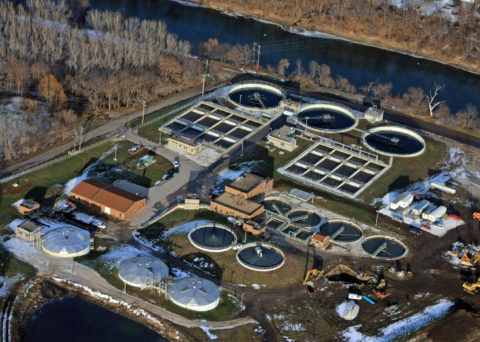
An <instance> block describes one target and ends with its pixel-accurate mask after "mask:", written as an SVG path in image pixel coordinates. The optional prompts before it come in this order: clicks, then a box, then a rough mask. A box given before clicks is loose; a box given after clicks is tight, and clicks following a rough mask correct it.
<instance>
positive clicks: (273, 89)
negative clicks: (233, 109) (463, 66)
mask: <svg viewBox="0 0 480 342" xmlns="http://www.w3.org/2000/svg"><path fill="white" fill-rule="evenodd" d="M285 97H286V95H285V92H284V91H283V90H282V89H281V88H280V87H277V86H276V85H274V84H269V83H255V82H251V83H243V84H239V85H236V86H234V87H233V88H232V89H231V90H230V92H229V93H228V99H229V100H230V102H232V103H233V104H234V105H236V106H237V107H241V108H244V109H250V110H251V109H255V110H257V109H273V108H276V107H278V106H279V105H280V102H281V101H282V100H283V99H284V98H285Z"/></svg>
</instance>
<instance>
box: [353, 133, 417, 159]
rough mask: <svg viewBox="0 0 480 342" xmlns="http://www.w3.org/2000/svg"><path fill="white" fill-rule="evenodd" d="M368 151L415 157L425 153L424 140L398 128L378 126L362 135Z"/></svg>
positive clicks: (415, 134)
mask: <svg viewBox="0 0 480 342" xmlns="http://www.w3.org/2000/svg"><path fill="white" fill-rule="evenodd" d="M362 143H363V144H364V145H365V146H367V148H368V149H370V150H372V151H374V152H376V153H379V154H383V155H387V156H394V157H415V156H418V155H420V154H422V153H423V152H424V151H425V148H426V143H425V140H424V139H423V138H422V137H421V136H420V135H419V134H417V133H416V132H414V131H412V130H410V129H407V128H403V127H398V126H380V127H375V128H372V129H370V130H368V131H366V132H364V133H363V134H362Z"/></svg>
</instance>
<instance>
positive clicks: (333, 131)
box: [296, 103, 358, 134]
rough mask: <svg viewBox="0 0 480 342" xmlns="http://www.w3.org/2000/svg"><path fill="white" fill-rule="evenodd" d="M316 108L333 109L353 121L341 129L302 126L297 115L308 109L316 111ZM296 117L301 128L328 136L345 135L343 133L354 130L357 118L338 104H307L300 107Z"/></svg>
mask: <svg viewBox="0 0 480 342" xmlns="http://www.w3.org/2000/svg"><path fill="white" fill-rule="evenodd" d="M318 108H327V109H333V110H336V111H339V112H342V113H343V114H346V115H347V116H349V117H350V118H352V119H353V124H352V125H351V126H349V127H345V128H341V129H321V128H316V127H312V126H308V125H307V124H304V123H303V122H301V121H300V120H298V115H300V114H301V113H303V112H305V111H308V110H310V109H318ZM296 116H297V124H299V125H300V126H302V127H303V128H304V129H310V130H312V131H316V132H321V133H330V134H337V133H345V132H348V131H351V130H352V129H354V128H355V127H357V125H358V118H357V117H356V115H355V114H353V112H352V111H351V109H349V108H346V107H344V106H341V105H338V104H335V103H314V104H309V105H306V106H304V107H302V108H301V109H300V110H299V111H298V112H297V114H296Z"/></svg>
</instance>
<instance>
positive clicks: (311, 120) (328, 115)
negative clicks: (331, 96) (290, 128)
mask: <svg viewBox="0 0 480 342" xmlns="http://www.w3.org/2000/svg"><path fill="white" fill-rule="evenodd" d="M297 119H298V121H297V123H298V124H299V125H300V126H302V127H303V128H305V129H307V128H308V129H309V130H313V131H317V132H321V133H343V132H348V131H350V130H352V129H353V128H355V127H356V126H357V124H358V119H357V117H356V116H355V115H354V114H353V113H352V111H351V110H349V109H347V108H345V107H343V106H339V105H336V104H333V103H324V104H312V105H308V106H305V107H303V108H302V110H301V111H300V112H299V113H298V114H297Z"/></svg>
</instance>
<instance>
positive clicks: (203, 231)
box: [188, 224, 237, 253]
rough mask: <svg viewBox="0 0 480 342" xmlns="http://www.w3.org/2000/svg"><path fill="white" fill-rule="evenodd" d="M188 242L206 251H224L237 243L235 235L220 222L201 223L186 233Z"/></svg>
mask: <svg viewBox="0 0 480 342" xmlns="http://www.w3.org/2000/svg"><path fill="white" fill-rule="evenodd" d="M188 239H189V240H190V243H191V244H192V245H193V246H195V247H196V248H198V249H200V250H202V251H207V252H214V253H215V252H216V253H220V252H225V251H227V250H229V249H230V248H232V246H233V245H235V244H236V243H237V236H236V235H235V233H234V232H233V231H232V230H231V229H230V228H228V227H227V226H224V225H221V224H207V225H202V226H199V227H197V228H195V229H194V230H192V231H190V233H188Z"/></svg>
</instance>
